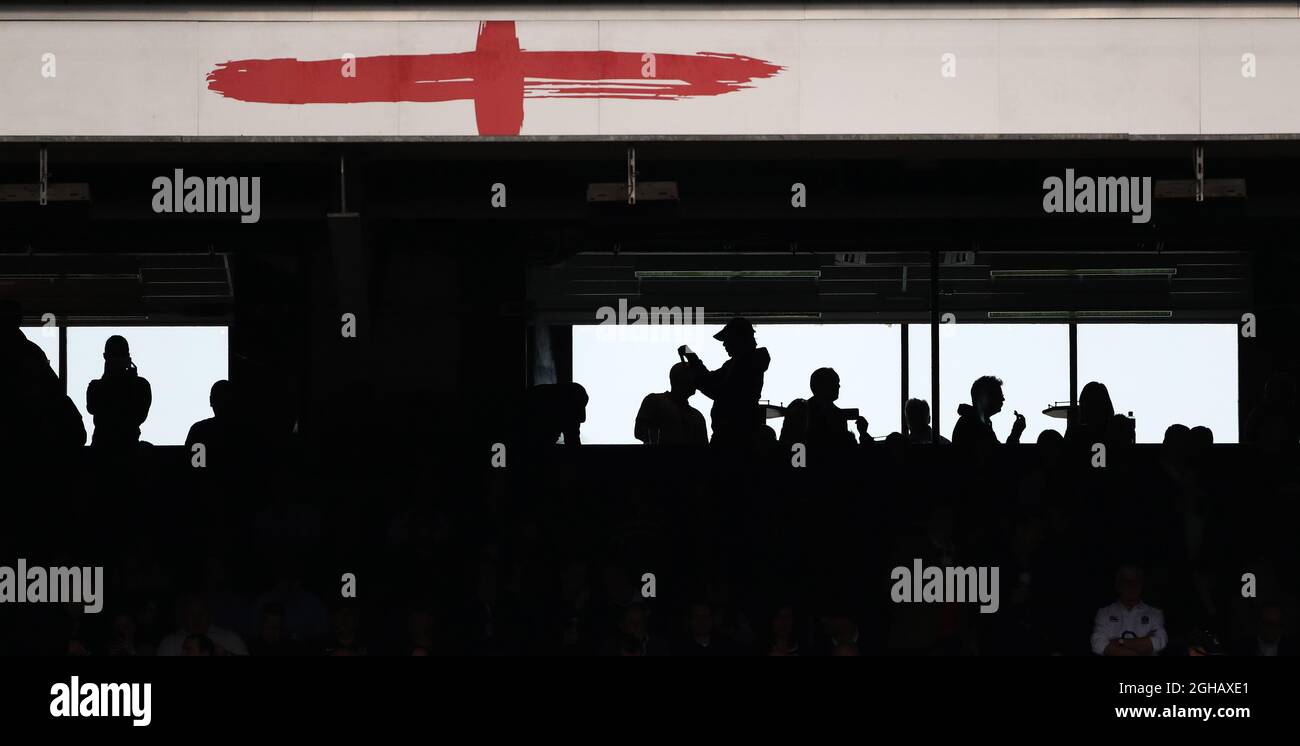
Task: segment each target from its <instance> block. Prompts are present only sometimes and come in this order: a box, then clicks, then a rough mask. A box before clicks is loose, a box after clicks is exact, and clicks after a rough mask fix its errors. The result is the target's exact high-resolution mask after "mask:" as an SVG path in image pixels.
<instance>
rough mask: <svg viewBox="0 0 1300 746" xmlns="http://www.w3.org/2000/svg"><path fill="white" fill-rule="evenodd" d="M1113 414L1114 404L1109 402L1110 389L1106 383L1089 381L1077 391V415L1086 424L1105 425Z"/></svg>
mask: <svg viewBox="0 0 1300 746" xmlns="http://www.w3.org/2000/svg"><path fill="white" fill-rule="evenodd" d="M1114 416H1115V405H1113V404H1111V401H1110V391H1108V390H1107V389H1106V384H1104V383H1098V382H1097V381H1091V382H1089V383H1088V384H1086V385H1085V386H1084V387H1083V391H1080V392H1079V417H1080V419H1081V420H1082V421H1083V422H1084V423H1085V424H1088V425H1093V426H1096V427H1102V426H1105V425H1106V424H1108V423H1109V422H1110V418H1111V417H1114Z"/></svg>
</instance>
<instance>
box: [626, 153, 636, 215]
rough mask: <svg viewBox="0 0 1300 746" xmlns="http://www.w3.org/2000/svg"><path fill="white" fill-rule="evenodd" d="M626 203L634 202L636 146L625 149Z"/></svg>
mask: <svg viewBox="0 0 1300 746" xmlns="http://www.w3.org/2000/svg"><path fill="white" fill-rule="evenodd" d="M627 203H628V204H629V205H635V204H636V148H632V147H629V148H628V149H627Z"/></svg>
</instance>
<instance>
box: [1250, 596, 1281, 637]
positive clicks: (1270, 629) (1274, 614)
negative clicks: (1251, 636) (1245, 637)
mask: <svg viewBox="0 0 1300 746" xmlns="http://www.w3.org/2000/svg"><path fill="white" fill-rule="evenodd" d="M1256 634H1257V635H1258V636H1259V639H1260V640H1261V641H1263V642H1266V643H1269V644H1273V643H1276V642H1277V641H1278V640H1280V639H1281V638H1282V607H1281V606H1279V605H1277V604H1275V603H1269V604H1265V605H1264V606H1263V608H1261V609H1260V610H1259V626H1258V628H1257V632H1256Z"/></svg>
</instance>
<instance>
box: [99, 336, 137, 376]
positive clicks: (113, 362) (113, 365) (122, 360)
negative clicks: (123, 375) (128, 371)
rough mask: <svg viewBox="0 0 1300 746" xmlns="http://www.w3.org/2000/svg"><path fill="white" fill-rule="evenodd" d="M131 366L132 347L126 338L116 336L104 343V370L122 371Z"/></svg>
mask: <svg viewBox="0 0 1300 746" xmlns="http://www.w3.org/2000/svg"><path fill="white" fill-rule="evenodd" d="M130 366H131V347H130V345H128V344H127V342H126V337H123V336H122V335H120V334H114V335H113V336H111V337H109V338H108V339H107V340H106V341H105V342H104V370H106V371H108V370H122V369H125V368H129V367H130Z"/></svg>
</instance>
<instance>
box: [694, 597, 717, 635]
mask: <svg viewBox="0 0 1300 746" xmlns="http://www.w3.org/2000/svg"><path fill="white" fill-rule="evenodd" d="M689 622H690V625H691V637H694V638H695V639H696V640H705V639H708V638H709V637H710V636H712V634H713V606H712V605H711V604H709V602H707V601H696V602H695V603H693V604H691V616H690V620H689Z"/></svg>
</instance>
